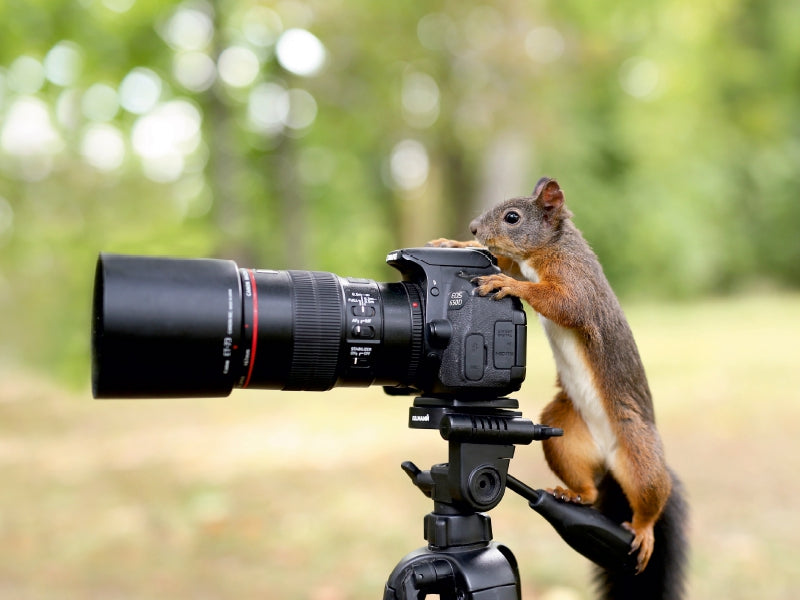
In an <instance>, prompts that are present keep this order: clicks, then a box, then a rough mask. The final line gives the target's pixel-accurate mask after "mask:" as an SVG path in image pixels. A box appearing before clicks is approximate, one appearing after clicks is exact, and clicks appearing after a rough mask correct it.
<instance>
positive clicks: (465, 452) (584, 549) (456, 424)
mask: <svg viewBox="0 0 800 600" xmlns="http://www.w3.org/2000/svg"><path fill="white" fill-rule="evenodd" d="M518 406H519V405H518V403H517V401H516V400H513V399H510V398H498V399H492V400H485V401H481V402H474V401H470V402H460V401H459V400H456V399H450V398H444V399H443V398H428V397H418V398H416V399H415V400H414V404H413V406H412V407H411V409H410V411H409V421H408V425H409V427H411V428H413V429H438V430H439V433H440V434H441V436H442V438H444V439H445V440H446V441H447V442H448V462H447V463H442V464H437V465H434V466H433V467H431V469H430V470H425V471H423V470H421V469H419V468H418V467H417V466H416V465H415V464H414V463H412V462H410V461H406V462H404V463H403V464H402V465H401V466H402V469H403V470H404V471H405V472H406V474H407V475H408V476H409V477H410V478H411V481H412V482H413V483H414V485H415V486H416V487H417V488H419V489H420V491H422V493H423V494H425V495H426V496H427V497H429V498H431V499H432V500H433V506H434V508H433V512H431V513H429V514H428V515H426V517H425V539H426V541H427V542H428V548H427V549H421V550H419V551H417V552H413V553H411V554H409V555H407V556H406V557H405V558H404V559H403V560H402V561H401V562H400V563H399V564H398V565H397V567H396V568H395V570H394V571H393V572H392V575H391V576H390V578H389V580H388V582H387V584H386V590H385V593H384V599H385V600H399V599H401V598H418V599H419V598H424V597H425V596H426V595H427V594H429V593H430V594H439V595H440V597H441V598H444V599H449V598H454V599H455V598H459V599H462V598H464V599H467V598H473V597H474V598H478V597H481V598H482V597H484V596H482V595H481V594H483V593H485V592H487V591H488V590H491V593H492V594H494V595H492V596H487V597H492V598H497V599H501V598H502V599H506V598H507V599H509V600H512V599H519V598H520V589H519V573H518V570H517V565H516V560H515V559H514V556H513V554H512V553H511V551H510V550H509V549H508V548H506V547H505V546H502V545H500V544H497V543H495V542H492V541H491V540H492V530H491V521H490V519H489V517H488V515H486V514H484V513H483V512H482V511H488V510H491V509H492V508H494V507H496V506H497V505H498V504H499V503H500V501H501V500H502V499H503V495H504V493H505V490H506V488H508V489H511V490H512V491H514V492H516V493H517V494H519V495H521V496H523V497H524V498H525V499H527V500H528V503H529V505H530V507H531V508H533V509H534V510H535V511H537V512H538V513H539V514H541V515H542V516H543V517H545V519H547V520H548V522H550V524H551V525H552V526H553V527H554V528H555V529H556V531H557V532H558V533H559V535H561V537H562V538H563V539H564V541H566V542H567V543H568V544H569V545H570V546H571V547H572V548H573V549H575V550H576V551H578V552H579V553H581V554H583V555H584V556H586V557H587V558H589V559H590V560H592V561H594V562H595V563H597V564H599V565H601V566H603V567H605V568H607V569H611V570H624V571H633V570H635V565H636V557H635V555H631V552H630V544H631V541H632V539H633V536H632V534H631V533H630V532H629V531H627V530H625V529H624V528H622V527H621V526H620V525H618V524H617V523H614V522H613V521H611V520H609V519H608V518H607V517H605V516H604V515H602V514H601V513H599V512H598V511H596V510H594V509H593V508H591V507H588V506H580V505H576V504H571V503H567V502H562V501H560V500H557V499H556V498H554V497H553V496H551V495H550V494H548V493H547V492H545V491H544V490H536V489H533V488H531V487H529V486H527V485H525V484H524V483H522V482H521V481H519V480H518V479H516V478H514V477H513V476H511V475H509V474H508V468H509V464H510V461H511V458H513V456H514V446H515V445H516V444H530V443H531V442H533V441H541V440H545V439H548V438H550V437H555V436H560V435H563V433H564V432H563V431H562V430H561V429H557V428H554V427H548V426H546V425H536V424H534V423H533V422H531V421H529V420H528V419H524V418H522V413H521V412H519V411H518V410H516V409H517V408H518ZM473 594H474V595H473Z"/></svg>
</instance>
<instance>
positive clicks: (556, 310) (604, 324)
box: [430, 178, 686, 600]
mask: <svg viewBox="0 0 800 600" xmlns="http://www.w3.org/2000/svg"><path fill="white" fill-rule="evenodd" d="M571 217H572V213H571V212H570V211H569V210H568V209H567V207H566V206H565V204H564V193H563V191H562V190H561V188H560V187H559V185H558V183H557V182H556V181H555V180H553V179H549V178H542V179H541V180H539V182H538V183H537V185H536V187H535V189H534V192H533V194H532V195H531V196H529V197H522V198H512V199H510V200H507V201H505V202H502V203H500V204H498V205H497V206H495V207H494V208H492V209H490V210H488V211H486V212H485V213H484V214H483V215H481V216H480V217H478V218H477V219H475V220H474V221H472V223H471V224H470V229H471V231H472V233H473V235H474V236H475V238H476V239H477V242H475V241H470V242H456V241H452V240H446V239H439V240H434V241H432V242H431V243H430V244H431V245H438V246H451V247H453V246H462V247H463V246H482V247H486V248H488V249H489V251H490V252H492V254H494V255H495V257H496V258H497V262H498V266H499V267H500V269H501V270H502V273H499V274H496V275H488V276H483V277H480V278H478V279H477V284H478V287H477V293H478V294H480V295H482V296H486V295H488V294H492V293H493V294H494V298H496V299H500V298H503V297H505V296H516V297H518V298H521V299H523V300H525V301H526V302H527V303H528V304H530V305H531V307H533V309H534V310H535V311H536V312H537V313H538V314H539V319H540V321H541V323H542V325H543V327H544V331H545V334H546V335H547V339H548V341H549V342H550V346H551V349H552V351H553V356H554V358H555V361H556V370H557V373H558V380H557V384H558V387H559V391H558V393H557V394H556V397H555V399H554V400H553V401H552V402H551V403H550V404H548V405H547V406H546V407H545V409H544V411H543V412H542V415H541V422H542V423H545V424H547V425H549V426H552V427H559V428H562V429H563V430H564V436H563V437H556V438H551V439H549V440H547V441H545V442H543V449H544V454H545V458H546V460H547V463H548V465H549V466H550V468H551V469H552V471H553V472H554V473H555V474H556V475H557V476H558V477H559V478H560V479H561V481H562V482H564V484H566V487H556V488H555V489H552V490H548V491H550V492H551V493H553V494H554V495H555V496H557V497H559V498H561V499H563V500H566V501H570V502H577V503H581V504H593V505H595V506H596V507H597V508H598V509H599V510H601V512H603V513H605V514H607V515H608V516H611V517H612V518H616V519H617V520H618V521H619V522H622V523H623V526H624V527H626V528H627V529H629V530H630V531H631V532H633V534H634V538H633V542H632V544H631V552H632V553H633V552H636V551H638V556H637V561H638V570H637V573H638V574H637V575H628V576H623V575H622V574H614V573H605V574H601V578H603V579H604V581H603V583H604V587H605V597H606V598H616V599H619V598H642V599H644V598H646V599H647V600H652V599H653V598H679V597H681V595H682V590H683V569H684V566H685V553H686V539H685V523H686V505H685V502H684V500H683V493H682V491H681V487H680V483H679V482H678V480H677V478H676V477H675V476H674V474H673V473H672V472H671V471H670V470H669V468H668V467H667V464H666V461H665V458H664V449H663V446H662V443H661V438H660V436H659V434H658V431H657V430H656V426H655V415H654V410H653V402H652V398H651V394H650V387H649V385H648V383H647V378H646V376H645V371H644V366H643V365H642V361H641V359H640V357H639V352H638V350H637V348H636V343H635V341H634V339H633V334H632V333H631V329H630V327H629V326H628V322H627V320H626V319H625V315H624V314H623V312H622V308H621V307H620V304H619V301H618V300H617V297H616V296H615V295H614V292H613V291H612V289H611V286H610V285H609V283H608V280H607V279H606V277H605V275H604V273H603V269H602V267H601V266H600V262H599V261H598V259H597V256H596V255H595V253H594V252H593V251H592V250H591V248H590V247H589V245H588V244H587V242H586V240H585V239H584V238H583V236H582V235H581V232H580V231H579V230H578V229H577V228H576V227H575V225H574V224H573V223H572V221H571ZM620 490H621V491H620ZM651 558H652V559H653V561H652V563H653V564H650V568H649V569H646V567H648V564H649V563H651ZM656 559H657V560H656ZM656 562H657V563H659V564H658V566H655V563H656Z"/></svg>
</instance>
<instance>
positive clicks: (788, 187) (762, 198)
mask: <svg viewBox="0 0 800 600" xmlns="http://www.w3.org/2000/svg"><path fill="white" fill-rule="evenodd" d="M0 19H2V21H0V22H2V23H3V25H0V311H1V314H2V315H3V317H2V322H1V324H2V326H3V332H4V333H3V339H2V343H0V361H12V362H16V360H18V359H19V358H22V359H23V360H33V361H35V362H37V363H38V364H40V365H46V366H49V368H51V369H55V370H56V371H58V372H63V373H72V374H73V376H75V377H76V378H80V379H81V380H82V379H83V378H84V377H85V374H84V371H85V362H86V352H87V342H86V338H87V330H88V310H89V308H88V306H89V302H88V298H89V295H90V292H89V289H90V286H91V278H92V263H93V261H94V257H95V255H96V253H97V252H98V251H100V250H108V251H124V252H132V253H163V254H173V255H175V254H178V255H215V256H223V257H230V258H234V259H236V260H238V261H240V262H241V263H242V264H250V265H256V266H269V267H274V268H289V267H291V268H314V269H324V270H332V271H336V272H340V273H343V274H353V275H361V276H369V277H375V278H381V279H385V278H387V277H392V276H393V275H392V273H391V272H390V271H389V270H388V269H387V268H385V267H384V266H383V265H382V258H383V256H384V255H385V252H386V251H387V250H390V249H392V248H395V247H399V246H403V245H416V244H422V243H424V242H425V241H426V240H427V239H429V238H431V237H439V236H450V237H458V238H466V237H468V231H467V224H468V223H469V221H470V220H471V218H472V217H473V216H474V215H475V214H477V213H479V212H480V211H481V210H482V209H483V208H484V207H485V206H487V205H489V204H491V203H494V202H496V201H497V200H500V199H502V198H505V197H509V196H513V195H520V194H525V193H527V192H529V190H530V188H531V187H532V185H533V183H534V182H535V181H536V180H537V179H538V177H540V176H541V175H544V174H547V175H550V176H554V177H557V178H558V179H559V181H560V182H561V184H562V186H563V187H564V189H565V190H566V194H567V199H568V202H569V205H570V206H571V208H572V210H573V211H574V212H575V215H576V217H575V218H576V222H577V223H578V225H579V226H580V227H581V228H582V230H583V231H584V233H585V235H586V237H587V238H588V239H589V241H590V242H591V243H592V245H593V247H594V248H595V249H596V251H597V252H598V254H599V256H600V258H601V260H602V262H603V264H604V266H605V268H606V271H607V273H608V275H609V277H610V279H611V280H612V283H613V284H614V286H615V287H616V289H618V290H619V291H620V292H621V293H623V294H637V295H643V296H665V295H666V296H696V295H701V294H708V293H718V292H727V291H735V290H739V289H742V288H747V287H749V286H753V285H764V284H765V283H766V284H768V285H771V286H797V285H798V284H800V267H798V265H800V236H798V235H797V234H796V233H795V231H794V229H795V227H796V225H797V224H798V223H800V204H798V203H797V197H798V191H800V174H799V173H798V170H797V168H796V165H797V164H798V163H800V104H799V103H798V101H797V100H798V93H797V90H798V89H800V81H798V80H799V79H800V68H799V67H800V41H798V40H799V39H800V38H798V36H797V29H798V25H800V8H798V6H797V5H796V3H791V2H772V3H766V4H765V3H760V2H754V1H752V0H719V1H715V2H702V3H692V2H688V1H686V0H660V1H656V2H647V3H641V2H631V1H621V2H617V3H615V4H614V5H613V6H609V5H608V4H598V3H593V2H588V1H586V0H580V1H579V0H567V1H560V2H548V1H544V0H543V1H541V2H534V3H500V4H498V5H496V6H495V5H490V4H484V3H480V2H476V1H473V0H469V1H466V2H455V1H454V0H437V1H435V2H422V1H412V2H395V3H377V4H376V3H369V2H363V1H358V0H339V1H335V2H330V1H322V0H308V1H306V2H300V1H297V2H283V1H281V2H278V1H275V2H273V1H256V0H206V1H204V0H197V1H194V0H186V1H185V2H179V1H177V0H174V1H172V2H161V1H158V0H137V1H135V2H134V1H133V0H81V1H79V2H75V1H74V0H35V1H30V2H22V1H20V0H10V1H8V2H5V3H2V4H1V5H0ZM292 29H300V30H305V31H307V32H311V33H313V34H314V35H315V36H316V38H317V39H318V40H319V41H320V42H321V44H322V46H323V47H324V52H325V55H324V56H325V60H324V63H323V64H322V65H321V66H320V67H319V68H318V69H311V70H310V71H309V72H303V68H302V66H301V67H297V66H292V65H291V63H287V62H286V58H285V57H283V58H282V56H281V54H280V52H279V51H278V43H279V41H281V40H284V39H285V36H286V32H287V31H289V30H292ZM54 48H59V49H60V50H62V51H63V52H62V53H61V54H60V55H59V54H58V52H54ZM232 48H233V49H234V51H233V52H230V50H231V49H232ZM305 50H306V51H307V50H308V47H306V48H305ZM302 55H303V50H300V51H297V50H295V51H294V55H293V56H294V58H295V59H296V58H297V57H298V56H301V57H302ZM58 56H61V58H62V59H63V60H66V62H63V60H62V63H59V62H58V61H57V60H56V58H57V57H58ZM64 57H66V58H64ZM70 60H71V61H72V63H70V62H69V61H70ZM192 61H194V62H192ZM253 61H255V62H253ZM59 65H61V66H59ZM64 65H66V66H64ZM70 65H72V66H71V67H70ZM253 67H255V71H253ZM203 69H206V70H207V71H203ZM204 73H205V76H206V80H203V76H204V75H203V74H204ZM132 74H133V75H137V76H138V79H137V81H138V85H139V87H136V86H132V87H131V88H130V89H128V90H127V92H126V91H124V90H123V88H124V87H125V82H126V81H127V82H128V83H131V79H129V76H130V75H132ZM237 78H238V79H237ZM133 79H136V77H134V78H133ZM212 80H213V82H212ZM142 86H144V87H142ZM147 86H151V87H152V86H156V92H155V94H156V95H155V97H153V98H151V99H150V100H151V101H149V103H148V97H149V96H148V93H150V92H148V87H147ZM131 89H133V91H131ZM150 91H151V92H152V89H151V90H150ZM109 102H110V103H111V104H109ZM137 102H138V103H139V105H138V108H137ZM142 103H144V104H142ZM159 111H161V112H159ZM170 136H172V137H170ZM76 373H77V375H75V374H76Z"/></svg>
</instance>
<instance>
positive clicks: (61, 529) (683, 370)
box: [0, 295, 800, 600]
mask: <svg viewBox="0 0 800 600" xmlns="http://www.w3.org/2000/svg"><path fill="white" fill-rule="evenodd" d="M627 309H628V317H629V319H630V321H631V324H632V327H633V329H634V332H635V333H636V336H637V341H638V343H639V346H640V350H641V352H642V355H643V358H644V362H645V365H646V366H647V369H648V374H649V377H650V384H651V387H652V388H653V391H654V394H655V397H656V410H657V414H658V419H659V426H660V429H661V432H662V436H663V438H664V441H665V444H666V446H667V453H668V457H669V461H670V463H671V464H672V466H673V467H674V468H675V470H676V471H677V472H678V473H679V474H680V476H681V477H682V479H683V480H684V483H685V485H686V487H687V489H688V491H689V495H690V503H691V507H692V519H691V524H690V530H691V538H692V555H691V573H690V582H689V587H690V596H689V597H690V598H692V599H694V598H697V599H700V598H728V599H733V600H736V599H742V600H744V599H748V600H749V599H751V598H759V599H761V600H778V599H789V598H796V597H797V596H798V593H800V567H798V566H797V549H798V548H800V512H798V510H797V498H798V496H799V495H800V482H798V477H797V474H798V473H800V368H798V367H800V344H799V343H798V340H800V297H798V296H796V295H785V296H772V297H766V296H764V297H751V298H739V299H733V300H714V301H706V302H703V303H700V304H686V305H661V304H658V305H643V304H637V305H634V306H631V307H627ZM529 337H530V338H531V340H530V348H529V353H528V356H529V375H528V378H527V380H526V382H525V386H524V387H523V390H522V392H521V393H520V394H519V395H518V397H519V399H520V401H521V404H522V407H523V410H524V411H525V413H526V415H527V416H530V417H531V418H533V419H534V420H535V419H536V416H537V415H538V413H539V411H540V410H541V408H542V407H543V406H544V405H545V404H546V403H547V402H548V401H549V398H550V397H551V396H552V395H553V381H554V374H553V364H552V358H551V356H550V352H549V349H548V348H547V345H546V342H545V341H544V339H543V336H542V335H541V332H540V331H539V328H538V325H537V324H536V323H533V326H532V327H531V331H530V335H529ZM407 406H408V401H407V400H406V399H403V398H390V397H386V396H384V395H383V394H382V393H381V392H380V391H379V390H376V389H371V388H370V389H358V390H346V389H336V390H333V391H331V392H328V393H324V394H296V393H271V392H242V393H235V394H234V395H233V396H232V397H230V398H227V399H210V400H170V401H144V402H142V401H103V402H100V401H92V400H91V399H90V398H89V394H88V392H86V393H84V394H77V395H76V394H70V393H67V392H64V391H63V390H60V389H59V388H57V387H56V386H54V385H53V384H51V383H49V382H47V381H45V380H42V379H41V378H39V377H36V376H33V375H31V374H21V373H4V374H3V377H2V380H1V381H0V478H2V482H3V483H2V486H0V598H14V599H15V600H16V599H23V600H24V599H29V598H30V599H51V598H52V599H56V598H58V599H61V598H103V599H107V598H114V599H117V598H119V599H127V598H253V597H261V598H285V599H308V600H343V599H362V598H363V599H366V598H375V597H379V596H380V595H381V593H382V588H383V584H384V582H385V580H386V577H387V576H388V574H389V572H390V571H391V569H392V568H393V567H394V565H395V563H396V562H397V561H398V560H399V559H400V558H401V557H402V556H403V555H404V554H406V553H407V552H409V551H411V550H413V549H415V548H417V547H419V546H421V545H423V543H424V541H423V540H422V517H423V515H424V514H425V513H426V512H428V511H429V510H430V502H429V501H428V500H427V499H426V498H424V497H423V496H422V495H421V494H420V493H419V492H417V491H416V490H415V489H414V488H413V487H412V486H411V485H410V483H409V482H408V480H407V478H406V476H405V475H404V474H403V473H402V472H401V471H400V469H399V464H400V462H402V461H403V460H406V459H411V460H414V461H415V462H416V463H417V464H419V465H420V466H422V467H423V468H427V467H429V466H430V465H431V464H433V463H436V462H441V461H443V460H445V459H446V448H445V444H444V442H442V441H441V439H440V438H439V437H438V435H437V434H435V433H433V432H426V431H412V430H408V429H406V427H405V423H406V411H407ZM511 472H512V473H513V474H515V475H516V476H517V477H519V478H521V479H523V480H524V481H526V482H528V483H530V484H532V485H534V486H537V487H538V486H548V485H551V484H552V483H554V478H553V476H552V475H550V474H549V472H548V471H547V468H546V466H545V465H544V461H543V459H542V456H541V451H540V450H539V448H538V447H537V446H536V445H535V444H534V445H531V446H526V447H520V448H518V450H517V455H516V457H515V459H514V460H513V461H512V468H511ZM492 520H493V526H494V527H493V529H494V534H495V537H496V539H498V540H499V541H502V542H504V543H505V544H507V545H508V546H510V547H511V548H512V550H513V551H514V553H515V555H516V557H517V559H518V560H519V562H520V571H521V574H522V578H523V593H524V597H525V598H526V599H534V598H541V599H550V600H553V599H555V598H562V599H584V598H590V597H591V585H590V569H589V568H588V565H587V564H586V561H585V560H584V559H583V558H581V557H580V556H578V555H576V554H575V553H573V552H572V551H571V550H570V549H569V548H568V547H566V546H565V545H564V544H563V543H562V542H561V540H560V539H559V538H558V537H557V536H556V535H555V534H554V533H553V531H552V530H551V529H550V527H549V525H547V524H546V523H545V522H544V521H543V520H542V519H541V518H540V517H538V515H536V514H535V513H533V512H532V511H530V510H529V509H528V508H527V505H526V503H525V502H524V501H523V500H521V499H520V498H518V497H516V496H514V495H513V494H508V496H507V497H506V498H505V500H504V501H503V503H502V504H501V505H500V506H499V507H498V508H496V509H495V510H494V511H492Z"/></svg>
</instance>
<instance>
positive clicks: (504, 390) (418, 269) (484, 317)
mask: <svg viewBox="0 0 800 600" xmlns="http://www.w3.org/2000/svg"><path fill="white" fill-rule="evenodd" d="M386 262H387V263H388V264H389V265H391V266H392V267H394V268H396V269H397V270H398V271H399V272H400V273H401V275H402V280H401V281H399V282H394V283H382V282H377V281H374V280H371V279H363V278H358V277H340V276H338V275H335V274H333V273H328V272H321V271H297V270H289V271H284V270H270V269H246V268H239V267H238V266H237V265H236V263H234V262H233V261H229V260H217V259H177V258H162V257H145V256H128V255H117V254H101V255H100V257H99V259H98V262H97V270H96V274H95V285H94V298H93V318H92V389H93V393H94V396H95V397H96V398H123V397H128V398H144V397H188V396H226V395H228V394H229V393H230V392H231V390H232V389H233V388H234V387H238V388H265V389H280V390H317V391H323V390H329V389H331V388H333V387H334V386H370V385H383V386H384V389H385V390H386V391H387V392H388V393H390V394H416V395H423V396H426V397H432V398H443V399H451V400H452V399H457V400H458V401H459V402H462V401H463V402H481V401H487V400H493V399H497V398H501V397H503V396H505V395H506V394H509V393H511V392H514V391H517V390H518V389H519V388H520V385H521V384H522V381H523V379H524V378H525V343H526V316H525V312H524V310H523V308H522V305H521V303H520V302H519V300H518V299H517V298H510V297H508V298H503V299H502V300H494V299H492V298H491V297H481V296H479V295H477V294H476V293H475V287H476V286H475V284H474V283H473V279H475V278H476V277H479V276H481V275H490V274H493V273H497V272H499V269H498V267H497V265H496V261H495V259H494V257H493V256H492V255H491V254H490V253H489V252H488V251H486V250H483V249H478V248H427V247H426V248H406V249H401V250H396V251H394V252H390V253H389V255H388V256H387V258H386Z"/></svg>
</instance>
